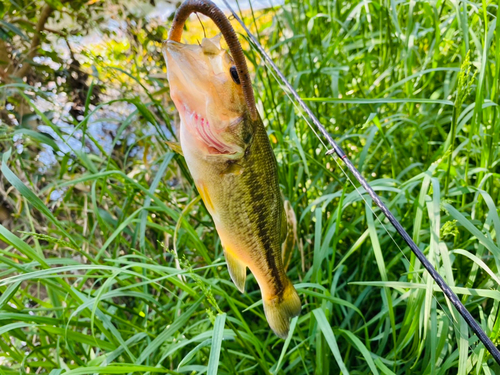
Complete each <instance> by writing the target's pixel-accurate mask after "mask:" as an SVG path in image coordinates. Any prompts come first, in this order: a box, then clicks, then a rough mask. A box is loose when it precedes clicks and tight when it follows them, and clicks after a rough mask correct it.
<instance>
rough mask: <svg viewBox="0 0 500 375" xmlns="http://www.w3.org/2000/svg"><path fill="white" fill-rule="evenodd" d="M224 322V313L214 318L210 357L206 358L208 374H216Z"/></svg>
mask: <svg viewBox="0 0 500 375" xmlns="http://www.w3.org/2000/svg"><path fill="white" fill-rule="evenodd" d="M225 322H226V314H219V315H217V317H216V318H215V324H214V333H213V336H212V349H211V350H210V357H209V358H208V370H207V374H208V375H217V369H218V367H219V357H220V350H221V347H222V339H223V338H224V323H225Z"/></svg>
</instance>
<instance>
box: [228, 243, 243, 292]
mask: <svg viewBox="0 0 500 375" xmlns="http://www.w3.org/2000/svg"><path fill="white" fill-rule="evenodd" d="M224 256H225V257H226V262H227V269H228V270H229V275H231V279H232V280H233V283H234V285H236V288H238V290H239V291H240V292H241V293H245V280H246V278H247V266H246V265H245V264H244V263H243V262H242V261H241V260H239V259H238V258H237V257H236V256H234V255H233V254H231V252H230V251H227V250H225V249H224Z"/></svg>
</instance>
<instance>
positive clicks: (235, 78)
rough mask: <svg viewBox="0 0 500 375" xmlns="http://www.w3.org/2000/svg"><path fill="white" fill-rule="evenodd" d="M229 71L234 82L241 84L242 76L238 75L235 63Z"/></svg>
mask: <svg viewBox="0 0 500 375" xmlns="http://www.w3.org/2000/svg"><path fill="white" fill-rule="evenodd" d="M229 73H231V78H232V79H233V81H234V83H236V84H237V85H239V84H240V83H241V82H240V77H239V76H238V71H237V70H236V67H235V66H234V65H233V66H232V67H231V68H230V69H229Z"/></svg>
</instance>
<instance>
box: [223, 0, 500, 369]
mask: <svg viewBox="0 0 500 375" xmlns="http://www.w3.org/2000/svg"><path fill="white" fill-rule="evenodd" d="M223 2H224V3H225V5H226V7H227V8H228V9H229V11H230V12H231V13H232V15H233V17H234V18H235V19H236V20H237V21H238V22H239V23H240V25H241V26H242V27H243V29H244V30H245V32H246V33H247V35H248V37H249V38H250V40H251V41H252V42H253V44H254V45H255V47H256V48H257V50H259V52H260V53H261V55H262V57H263V58H264V60H265V61H267V63H268V65H269V66H270V67H271V68H272V70H273V71H274V72H275V74H276V75H277V76H278V77H279V81H278V82H281V83H282V84H284V85H285V86H286V87H287V89H288V90H289V92H290V93H291V94H292V96H293V97H294V99H295V100H296V101H297V102H298V103H299V105H300V107H301V108H302V109H303V111H304V112H305V113H306V114H307V116H308V117H309V119H310V120H311V121H312V122H313V123H314V125H315V126H316V129H317V130H319V132H320V133H321V134H322V135H323V136H324V137H325V138H326V140H327V141H328V144H329V145H330V146H331V149H330V150H329V151H327V154H333V153H335V154H336V155H337V156H338V157H339V158H340V159H342V161H343V162H344V164H345V166H346V167H347V169H348V170H349V171H350V172H351V173H352V174H353V175H354V176H355V177H356V180H357V181H358V182H359V183H360V184H361V186H362V187H363V188H364V189H365V191H366V192H367V193H368V195H369V196H370V197H371V199H372V200H373V201H374V202H375V204H376V205H377V206H378V207H379V209H380V210H381V211H382V213H383V214H384V215H385V217H386V218H387V219H388V220H389V222H390V223H391V224H392V226H393V227H394V228H395V229H396V231H397V232H398V233H399V235H400V236H401V237H402V238H403V240H404V241H405V242H406V244H407V245H408V246H409V247H410V249H411V250H412V252H413V253H414V254H415V256H416V257H417V259H418V260H419V261H420V263H421V264H422V265H423V266H424V268H425V269H426V270H427V271H428V272H429V274H430V275H431V277H432V278H433V279H434V281H435V282H436V284H437V285H438V286H439V287H440V289H441V290H442V291H443V293H444V295H445V296H446V297H447V298H448V300H449V301H450V302H451V304H452V305H453V306H454V307H455V308H456V309H457V311H458V312H459V314H460V315H461V316H462V318H463V319H464V320H465V321H466V322H467V324H468V325H469V327H470V328H471V329H472V331H473V332H474V333H475V334H476V336H477V337H478V338H479V340H480V341H481V342H482V343H483V344H484V346H485V347H486V349H487V350H488V352H490V354H491V355H492V357H493V358H494V359H495V361H496V362H497V363H498V364H499V365H500V351H499V350H498V349H497V347H496V346H495V345H494V344H493V342H492V341H491V339H490V338H489V337H488V335H486V333H485V332H484V331H483V329H482V328H481V326H480V325H479V324H478V323H477V322H476V320H475V319H474V318H473V317H472V315H471V314H470V312H469V311H468V310H467V309H466V308H465V306H464V305H463V304H462V302H461V301H460V299H459V298H458V296H457V295H456V294H455V293H454V292H453V290H452V289H451V288H450V287H449V286H448V285H447V284H446V282H445V281H444V279H443V278H442V277H441V275H440V274H439V273H438V272H437V271H436V269H435V268H434V266H433V265H432V264H431V263H430V262H429V260H428V259H427V258H426V257H425V255H424V254H423V253H422V251H421V250H420V249H419V248H418V246H417V245H416V244H415V242H414V241H413V239H412V238H411V237H410V236H409V234H408V233H407V232H406V230H405V229H404V228H403V226H402V225H401V224H400V223H399V221H398V220H397V219H396V218H395V217H394V215H393V214H392V212H391V211H390V210H389V209H388V208H387V206H386V205H385V204H384V203H383V202H382V200H381V199H380V197H379V196H378V194H377V193H375V191H374V190H373V188H372V187H371V186H370V185H369V184H368V182H367V181H366V180H365V179H364V177H363V176H362V175H361V173H360V172H359V171H358V170H357V168H356V167H355V166H354V165H353V164H352V162H351V161H350V160H349V158H348V157H347V155H346V154H345V153H344V151H343V150H342V148H341V147H340V146H339V145H338V144H337V143H336V142H335V141H334V140H333V138H332V137H331V135H330V134H329V133H328V132H327V130H326V129H325V127H324V126H323V125H322V124H321V123H320V121H319V120H318V119H317V118H316V116H315V115H314V113H313V112H312V111H311V109H310V108H309V107H308V106H307V105H306V104H305V102H304V101H303V100H302V98H301V97H300V95H299V94H298V93H297V92H296V91H295V89H294V88H293V87H292V85H291V84H290V83H289V82H288V80H287V79H286V77H285V76H284V75H283V73H282V72H281V71H280V70H279V68H278V67H277V66H276V65H275V64H274V62H273V60H272V59H271V57H270V56H269V55H268V54H267V52H266V51H265V50H264V48H263V47H262V46H261V44H260V43H259V41H258V40H257V39H256V38H255V37H254V36H253V34H252V33H251V32H250V30H249V29H248V27H247V26H246V25H245V24H244V22H243V21H242V20H241V19H240V17H239V16H238V15H237V14H236V13H235V12H234V10H233V9H232V7H231V6H230V5H229V4H228V2H227V1H226V0H223ZM285 92H286V91H285ZM287 95H288V94H287ZM292 102H293V101H292ZM306 122H307V123H308V121H307V120H306ZM308 125H309V126H310V127H311V128H312V126H311V125H310V124H309V123H308ZM315 134H316V136H318V135H317V133H316V132H315ZM318 138H319V136H318ZM320 140H321V139H320ZM321 143H323V142H321ZM323 145H324V143H323ZM327 148H328V147H327ZM334 159H335V160H336V162H337V165H339V167H340V169H341V170H342V171H343V172H344V174H345V175H346V176H347V173H346V172H345V171H344V170H343V168H342V167H341V166H340V164H339V163H338V161H337V159H336V158H334ZM347 177H348V176H347ZM348 179H349V181H350V182H351V183H352V184H353V186H354V187H355V189H356V191H358V188H357V187H356V185H354V183H353V182H352V180H351V179H350V178H349V177H348ZM358 193H359V194H360V195H361V197H362V199H363V200H365V199H364V198H363V196H362V194H361V193H360V192H359V191H358ZM365 202H366V201H365ZM367 206H368V207H369V208H370V210H371V211H372V213H373V214H374V215H375V217H377V220H378V221H379V222H380V223H381V224H382V226H383V227H384V228H385V226H384V224H383V223H382V222H381V220H380V219H379V218H378V216H377V215H376V214H375V213H374V212H373V209H372V208H371V205H367ZM385 230H386V232H387V233H388V234H389V236H390V237H391V239H392V240H393V241H394V243H396V245H397V247H398V248H399V249H400V251H402V250H401V248H400V247H399V245H398V244H397V242H396V241H395V240H394V238H393V237H392V236H391V235H390V233H389V232H388V230H387V229H386V228H385ZM403 255H404V254H403ZM405 258H406V257H405ZM433 298H435V296H434V293H433ZM436 301H437V300H436ZM440 306H441V305H440ZM443 311H444V310H443ZM451 321H452V322H453V320H451ZM459 332H461V331H460V330H459ZM469 348H470V346H469Z"/></svg>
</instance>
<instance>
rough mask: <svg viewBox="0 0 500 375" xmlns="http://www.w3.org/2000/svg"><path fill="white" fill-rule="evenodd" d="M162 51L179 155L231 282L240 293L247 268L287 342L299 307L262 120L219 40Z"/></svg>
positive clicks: (272, 159) (171, 45)
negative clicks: (284, 249) (207, 217)
mask: <svg viewBox="0 0 500 375" xmlns="http://www.w3.org/2000/svg"><path fill="white" fill-rule="evenodd" d="M163 52H164V56H165V59H166V61H167V75H168V81H169V83H170V96H171V97H172V100H173V101H174V103H175V106H176V108H177V110H178V111H179V114H180V119H181V124H180V145H181V148H182V152H183V154H184V157H185V159H186V163H187V165H188V168H189V170H190V172H191V175H192V176H193V179H194V181H195V184H196V187H197V189H198V192H199V193H200V195H201V198H202V199H203V202H204V203H205V206H206V208H207V210H208V212H209V213H210V215H211V216H212V218H213V221H214V223H215V227H216V229H217V232H218V234H219V236H220V239H221V243H222V246H223V248H224V255H225V258H226V262H227V266H228V269H229V274H230V275H231V279H232V280H233V282H234V284H235V285H236V287H237V288H238V289H239V290H240V291H241V292H244V290H245V280H246V269H247V267H248V268H249V269H250V271H251V272H252V273H253V275H254V276H255V279H256V280H257V283H258V284H259V287H260V290H261V293H262V299H263V305H264V312H265V315H266V318H267V321H268V322H269V325H270V327H271V328H272V330H273V331H274V332H275V333H276V334H277V335H278V336H279V337H281V338H286V337H287V335H288V330H289V326H290V318H292V317H295V316H297V315H299V314H300V310H301V304H300V299H299V296H298V294H297V292H296V290H295V288H294V287H293V285H292V282H291V281H290V279H289V278H288V277H287V275H286V272H285V269H284V267H283V263H282V258H281V244H282V242H283V240H284V239H285V237H286V233H287V220H286V215H285V211H284V207H283V200H282V197H281V193H280V189H279V184H278V167H277V163H276V158H275V156H274V153H273V150H272V148H271V144H270V143H269V139H268V136H267V133H266V130H265V128H264V125H263V123H262V120H261V119H260V117H258V116H253V117H254V119H252V116H250V115H249V109H248V106H247V103H246V102H245V97H244V93H243V90H242V87H241V84H240V80H239V75H238V71H237V70H236V68H235V66H234V62H233V59H232V57H231V56H230V54H229V53H228V52H227V51H226V50H224V49H223V48H221V47H220V37H215V38H212V39H206V38H205V39H203V40H202V42H201V44H200V45H190V44H182V43H179V42H176V41H171V40H168V41H167V42H165V44H164V48H163Z"/></svg>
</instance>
